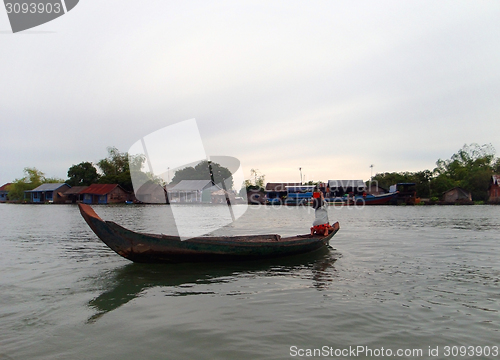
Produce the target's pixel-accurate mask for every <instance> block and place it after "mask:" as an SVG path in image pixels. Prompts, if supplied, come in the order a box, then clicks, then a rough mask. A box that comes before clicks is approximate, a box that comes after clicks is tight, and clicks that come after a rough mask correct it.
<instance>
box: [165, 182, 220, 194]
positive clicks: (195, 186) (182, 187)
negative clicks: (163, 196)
mask: <svg viewBox="0 0 500 360" xmlns="http://www.w3.org/2000/svg"><path fill="white" fill-rule="evenodd" d="M211 186H212V181H211V180H181V182H179V183H178V184H177V185H175V186H174V187H173V188H171V189H169V190H168V191H169V192H170V191H196V190H199V191H201V190H204V189H208V188H209V187H211ZM215 187H216V188H217V189H220V187H218V186H217V185H215Z"/></svg>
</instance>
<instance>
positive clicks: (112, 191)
mask: <svg viewBox="0 0 500 360" xmlns="http://www.w3.org/2000/svg"><path fill="white" fill-rule="evenodd" d="M80 195H82V196H83V199H82V201H83V202H84V203H85V204H112V203H123V202H125V201H127V200H128V198H129V196H130V194H129V193H128V192H127V191H126V190H125V189H123V188H122V187H121V186H120V185H118V184H92V185H90V186H89V187H87V188H86V189H84V190H82V191H81V192H80Z"/></svg>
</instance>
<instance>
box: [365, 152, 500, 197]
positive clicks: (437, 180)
mask: <svg viewBox="0 0 500 360" xmlns="http://www.w3.org/2000/svg"><path fill="white" fill-rule="evenodd" d="M494 174H500V159H499V158H496V157H495V149H494V148H493V146H492V145H491V144H485V145H478V144H475V143H473V144H470V145H467V144H465V145H464V146H463V147H462V148H461V149H460V150H458V151H457V152H456V153H455V154H453V155H452V156H451V158H450V159H447V160H442V159H439V160H437V161H436V167H435V168H434V169H433V170H422V171H416V172H407V171H405V172H391V173H389V172H386V173H377V174H376V175H375V176H374V177H373V178H372V181H376V182H377V183H378V185H379V186H380V187H383V188H386V189H388V188H389V186H390V185H392V184H396V183H405V182H406V183H415V184H416V192H417V195H418V196H420V197H423V198H430V199H434V200H437V199H440V198H441V197H442V195H443V193H444V192H445V191H447V190H450V189H452V188H454V187H461V188H463V189H465V190H467V191H469V192H470V193H471V195H472V200H474V201H486V200H488V192H487V190H488V187H489V184H490V179H491V176H492V175H494Z"/></svg>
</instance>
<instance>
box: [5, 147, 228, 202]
mask: <svg viewBox="0 0 500 360" xmlns="http://www.w3.org/2000/svg"><path fill="white" fill-rule="evenodd" d="M107 150H108V156H107V157H106V158H104V159H102V160H99V161H98V162H97V163H96V164H93V163H92V162H88V161H84V162H81V163H79V164H77V165H72V166H71V167H70V168H69V169H68V173H67V176H68V178H67V179H66V180H64V179H60V178H54V177H46V176H45V174H44V173H43V172H42V171H40V170H38V169H37V168H35V167H33V168H30V167H27V168H24V176H23V177H21V178H19V179H15V180H14V181H13V182H12V184H11V185H10V186H9V193H8V198H9V200H12V201H16V200H18V201H20V200H23V199H24V192H25V191H27V190H33V189H35V188H36V187H38V186H40V185H42V184H45V183H66V184H68V185H70V186H71V187H74V186H89V185H92V184H118V185H120V186H121V187H122V188H124V189H125V190H126V191H133V185H132V177H131V171H132V172H133V173H134V176H146V177H147V180H150V181H153V182H155V183H158V184H160V185H162V186H164V185H166V184H165V182H164V181H163V179H161V178H159V177H157V176H155V175H154V174H151V173H144V172H142V171H140V170H141V168H142V167H143V164H144V163H145V161H146V159H145V158H144V156H141V155H138V156H130V157H129V154H128V153H127V152H120V151H119V150H118V149H117V148H116V147H108V148H107ZM209 165H210V166H209ZM210 178H213V180H214V181H215V183H220V182H222V181H224V180H226V179H230V181H229V185H231V186H232V176H231V172H230V171H229V170H228V169H227V168H225V167H223V166H221V165H219V164H217V163H210V164H209V162H208V161H202V162H200V163H198V164H197V165H196V166H194V167H185V168H183V169H180V170H178V171H176V172H175V174H174V177H173V178H172V181H171V184H177V183H179V182H180V181H181V180H206V179H210Z"/></svg>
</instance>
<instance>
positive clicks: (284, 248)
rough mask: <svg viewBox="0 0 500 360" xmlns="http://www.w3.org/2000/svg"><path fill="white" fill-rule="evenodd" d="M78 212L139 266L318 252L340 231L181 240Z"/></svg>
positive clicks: (86, 209)
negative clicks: (323, 234)
mask: <svg viewBox="0 0 500 360" xmlns="http://www.w3.org/2000/svg"><path fill="white" fill-rule="evenodd" d="M78 206H79V208H80V213H81V214H82V216H83V218H84V219H85V221H86V222H87V224H88V225H89V226H90V228H91V229H92V230H93V231H94V233H95V234H96V235H97V236H98V237H99V238H100V239H101V240H102V241H103V242H104V243H105V244H106V245H107V246H109V247H110V248H111V249H112V250H113V251H115V252H116V253H117V254H119V255H121V256H123V257H124V258H126V259H129V260H132V261H134V262H140V263H181V262H201V261H228V260H251V259H263V258H274V257H282V256H288V255H296V254H301V253H307V252H311V251H314V250H318V249H320V248H322V247H324V246H326V245H328V242H329V241H330V239H331V238H332V237H333V236H334V235H335V234H336V233H337V231H338V230H339V228H340V227H339V223H338V222H337V223H335V224H333V225H332V226H333V228H334V231H333V232H332V233H330V234H328V235H327V236H318V235H309V234H308V235H297V236H292V237H285V238H282V237H281V236H280V235H277V234H270V235H244V236H218V237H194V238H191V239H188V240H184V241H181V239H180V238H179V237H178V236H171V235H156V234H141V233H137V232H134V231H131V230H128V229H125V228H124V227H122V226H120V225H118V224H116V223H114V222H112V221H104V220H102V219H101V218H100V217H99V216H98V215H97V214H96V213H95V211H94V210H93V209H92V207H91V206H89V205H85V204H78Z"/></svg>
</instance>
